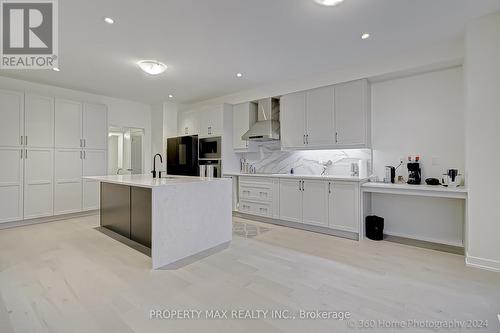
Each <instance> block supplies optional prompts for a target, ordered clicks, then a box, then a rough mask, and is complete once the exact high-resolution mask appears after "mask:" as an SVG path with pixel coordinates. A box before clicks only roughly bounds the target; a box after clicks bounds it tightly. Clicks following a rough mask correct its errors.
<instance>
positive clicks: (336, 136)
mask: <svg viewBox="0 0 500 333" xmlns="http://www.w3.org/2000/svg"><path fill="white" fill-rule="evenodd" d="M338 142H339V133H338V132H335V143H338Z"/></svg>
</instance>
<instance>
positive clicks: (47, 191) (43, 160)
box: [24, 148, 54, 219]
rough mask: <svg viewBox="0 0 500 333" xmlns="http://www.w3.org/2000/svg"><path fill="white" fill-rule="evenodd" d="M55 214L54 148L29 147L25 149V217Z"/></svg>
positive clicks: (31, 217)
mask: <svg viewBox="0 0 500 333" xmlns="http://www.w3.org/2000/svg"><path fill="white" fill-rule="evenodd" d="M53 214H54V150H53V149H52V148H28V149H25V151H24V218H25V219H33V218H38V217H45V216H52V215H53Z"/></svg>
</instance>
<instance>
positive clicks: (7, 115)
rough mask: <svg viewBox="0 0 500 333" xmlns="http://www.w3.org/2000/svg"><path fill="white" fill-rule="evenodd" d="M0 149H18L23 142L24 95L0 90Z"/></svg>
mask: <svg viewBox="0 0 500 333" xmlns="http://www.w3.org/2000/svg"><path fill="white" fill-rule="evenodd" d="M0 110H1V117H2V118H1V119H2V120H1V121H0V147H19V146H22V145H23V144H24V143H23V140H24V94H23V93H18V92H13V91H6V90H0Z"/></svg>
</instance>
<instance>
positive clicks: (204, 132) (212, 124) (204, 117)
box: [197, 106, 223, 137]
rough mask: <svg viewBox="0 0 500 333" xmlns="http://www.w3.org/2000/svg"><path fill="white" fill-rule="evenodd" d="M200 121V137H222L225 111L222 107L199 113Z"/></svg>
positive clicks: (206, 109) (209, 108)
mask: <svg viewBox="0 0 500 333" xmlns="http://www.w3.org/2000/svg"><path fill="white" fill-rule="evenodd" d="M197 116H198V119H199V135H200V136H201V137H204V136H215V135H222V131H223V129H222V128H223V110H222V108H221V107H220V106H214V107H208V108H204V109H202V110H200V111H199V112H197Z"/></svg>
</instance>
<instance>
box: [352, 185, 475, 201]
mask: <svg viewBox="0 0 500 333" xmlns="http://www.w3.org/2000/svg"><path fill="white" fill-rule="evenodd" d="M361 190H362V191H363V192H365V193H385V194H401V195H416V196H425V197H439V198H452V199H467V188H466V187H461V186H459V187H445V186H442V185H435V186H433V185H410V184H390V183H364V184H362V185H361Z"/></svg>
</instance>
